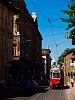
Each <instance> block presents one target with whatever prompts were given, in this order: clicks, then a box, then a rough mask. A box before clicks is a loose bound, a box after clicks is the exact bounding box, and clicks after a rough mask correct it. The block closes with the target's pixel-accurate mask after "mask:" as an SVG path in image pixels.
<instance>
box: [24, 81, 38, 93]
mask: <svg viewBox="0 0 75 100" xmlns="http://www.w3.org/2000/svg"><path fill="white" fill-rule="evenodd" d="M22 90H23V91H24V92H35V91H37V90H38V84H37V82H36V81H35V80H24V81H23V82H22Z"/></svg>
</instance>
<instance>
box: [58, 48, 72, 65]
mask: <svg viewBox="0 0 75 100" xmlns="http://www.w3.org/2000/svg"><path fill="white" fill-rule="evenodd" d="M71 51H72V49H69V48H67V49H65V50H64V52H62V54H61V55H60V56H59V57H58V63H59V64H60V63H64V56H65V55H67V54H68V53H70V52H71Z"/></svg>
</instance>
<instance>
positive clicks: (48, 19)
mask: <svg viewBox="0 0 75 100" xmlns="http://www.w3.org/2000/svg"><path fill="white" fill-rule="evenodd" d="M30 1H31V3H32V4H33V5H34V6H35V7H36V8H37V10H38V11H39V12H40V13H41V14H42V16H43V17H44V18H45V19H47V21H48V22H49V25H50V26H51V21H50V18H47V17H46V16H45V15H44V14H43V13H42V12H41V10H40V9H39V8H38V7H37V6H36V4H35V3H34V2H33V1H32V0H30ZM51 31H52V35H53V38H54V42H55V44H56V40H55V37H54V33H53V29H52V26H51ZM56 50H57V44H56ZM57 58H58V50H57Z"/></svg>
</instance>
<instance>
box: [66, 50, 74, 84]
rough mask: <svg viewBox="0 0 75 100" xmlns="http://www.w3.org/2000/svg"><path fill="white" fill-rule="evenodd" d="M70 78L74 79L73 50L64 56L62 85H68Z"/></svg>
mask: <svg viewBox="0 0 75 100" xmlns="http://www.w3.org/2000/svg"><path fill="white" fill-rule="evenodd" d="M71 77H73V78H75V49H71V51H70V52H69V53H68V54H66V55H65V56H64V84H68V85H69V83H70V79H71Z"/></svg>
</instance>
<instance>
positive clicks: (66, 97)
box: [1, 87, 75, 100]
mask: <svg viewBox="0 0 75 100" xmlns="http://www.w3.org/2000/svg"><path fill="white" fill-rule="evenodd" d="M74 93H75V87H70V88H64V89H51V88H49V87H42V88H41V89H40V90H39V91H38V92H37V93H31V94H28V95H26V94H25V95H18V96H16V97H10V98H9V97H8V98H4V99H1V100H75V95H74Z"/></svg>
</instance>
